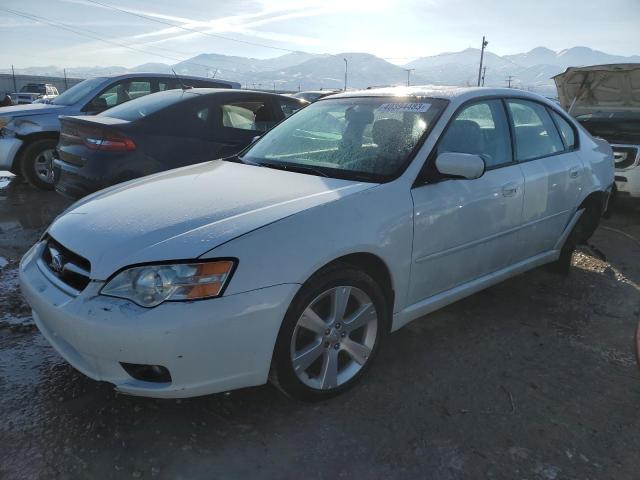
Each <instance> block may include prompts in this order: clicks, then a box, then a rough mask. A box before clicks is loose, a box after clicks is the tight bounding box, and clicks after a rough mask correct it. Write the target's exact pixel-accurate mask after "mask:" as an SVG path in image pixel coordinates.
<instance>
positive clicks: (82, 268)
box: [42, 237, 91, 292]
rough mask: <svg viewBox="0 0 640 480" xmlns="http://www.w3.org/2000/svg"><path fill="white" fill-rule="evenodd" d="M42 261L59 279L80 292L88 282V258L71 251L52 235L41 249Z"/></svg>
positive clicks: (89, 269) (89, 265) (89, 270)
mask: <svg viewBox="0 0 640 480" xmlns="http://www.w3.org/2000/svg"><path fill="white" fill-rule="evenodd" d="M42 261H43V262H44V263H45V265H46V266H47V268H48V269H49V271H50V272H51V273H52V274H53V275H54V276H55V277H57V278H58V279H60V281H62V282H63V283H65V284H66V285H69V286H70V287H71V288H73V289H75V290H78V291H79V292H81V291H82V290H84V289H85V288H86V286H87V285H88V284H89V281H90V276H89V274H90V273H91V264H90V263H89V260H87V259H86V258H83V257H81V256H80V255H78V254H76V253H73V252H72V251H71V250H69V249H68V248H65V247H64V246H62V245H61V244H60V243H58V242H57V241H56V240H54V239H53V238H52V237H48V238H47V243H46V245H45V248H44V250H43V251H42Z"/></svg>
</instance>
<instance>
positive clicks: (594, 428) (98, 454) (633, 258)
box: [0, 178, 640, 480]
mask: <svg viewBox="0 0 640 480" xmlns="http://www.w3.org/2000/svg"><path fill="white" fill-rule="evenodd" d="M68 204H69V202H67V201H66V200H64V199H62V198H61V197H59V196H58V195H56V194H55V193H52V192H44V193H43V192H36V191H34V190H32V189H30V188H29V187H27V186H26V185H24V184H22V183H20V182H18V181H16V180H12V181H10V180H9V179H8V178H0V390H1V391H2V394H1V395H0V418H2V422H1V423H0V439H1V440H0V442H1V445H2V448H1V449H0V478H5V477H6V478H23V477H24V478H97V477H99V478H104V477H106V478H110V477H113V478H128V477H131V478H152V477H153V478H194V477H196V478H217V477H220V478H245V477H247V478H250V477H255V476H256V475H261V476H264V477H270V478H303V477H307V478H331V479H335V478H407V479H414V478H428V479H454V478H455V479H457V478H469V479H478V478H497V479H502V478H508V479H511V478H513V479H515V478H518V479H581V480H582V479H608V478H611V479H627V478H637V476H638V449H639V448H640V415H638V411H639V406H640V374H639V373H638V368H637V366H636V363H635V358H634V356H633V351H632V336H633V332H634V328H635V326H636V324H637V323H638V322H639V321H640V206H639V205H638V204H636V205H633V204H625V205H620V206H618V207H616V209H615V210H614V213H613V216H612V217H611V218H610V219H607V220H604V221H603V223H602V225H601V227H600V228H599V229H598V230H597V232H596V233H595V235H594V237H593V238H592V239H591V242H590V244H591V246H590V247H589V248H583V249H581V250H580V251H579V252H578V253H577V254H576V255H575V256H574V266H573V268H572V269H571V273H570V275H569V277H562V276H558V275H554V274H552V273H549V272H548V271H547V269H545V268H540V269H537V270H534V271H532V272H529V273H526V274H524V275H521V276H519V277H516V278H514V279H511V280H508V281H506V282H504V283H502V284H500V285H497V286H495V287H493V288H490V289H488V290H485V291H484V292H481V293H478V294H476V295H473V296H472V297H469V298H467V299H465V300H463V301H460V302H458V303H456V304H454V305H451V306H449V307H447V308H445V309H442V310H440V311H438V312H436V313H434V314H432V315H430V316H429V317H428V318H425V319H424V320H419V321H416V322H413V323H411V324H410V325H408V326H407V327H406V328H404V329H402V330H400V331H398V332H397V333H394V334H393V335H391V336H390V337H389V339H388V341H387V342H386V344H385V345H384V346H383V348H382V350H381V352H380V355H379V357H378V358H377V359H376V362H375V365H374V367H373V368H372V369H371V370H370V372H369V373H368V375H367V376H366V378H365V379H363V380H364V381H363V382H361V383H359V384H358V385H357V386H356V387H355V388H354V389H353V390H351V391H350V392H348V393H346V394H345V395H342V396H340V397H337V398H334V399H332V400H330V401H328V402H324V403H319V404H313V405H308V404H302V403H298V402H294V401H291V400H288V399H287V398H285V397H283V396H282V395H281V394H279V393H278V392H277V391H276V390H275V389H274V388H272V387H270V386H264V387H259V388H251V389H245V390H241V391H236V392H233V393H230V394H221V395H212V396H207V397H201V398H195V399H187V400H182V401H179V400H178V401H176V400H152V399H145V398H133V397H126V396H122V395H118V394H116V393H114V392H113V390H112V389H111V387H110V386H109V385H106V384H100V383H97V382H94V381H92V380H89V379H87V378H86V377H84V376H82V375H81V374H80V373H78V372H76V371H75V370H73V369H72V368H71V367H70V366H69V365H67V364H66V363H65V362H64V361H63V360H62V359H61V358H60V357H59V356H58V355H57V354H56V353H55V351H54V350H53V349H52V348H51V347H50V346H49V345H48V344H47V343H46V341H45V340H44V339H43V337H42V336H41V335H40V334H39V333H38V331H37V329H36V328H35V326H34V325H33V322H32V319H31V317H30V313H29V310H28V308H27V306H26V304H25V303H24V302H23V300H22V299H21V296H20V293H19V289H18V285H17V263H18V261H19V259H20V257H21V255H22V254H23V253H24V252H25V251H26V250H27V248H29V247H30V246H31V245H32V244H33V242H34V241H35V240H36V239H37V238H38V236H39V235H40V234H41V233H42V232H43V230H44V229H45V228H46V226H47V225H48V224H49V223H50V222H51V220H52V219H53V218H54V217H55V216H56V215H57V214H59V213H60V212H61V211H62V210H63V209H64V208H66V206H67V205H68Z"/></svg>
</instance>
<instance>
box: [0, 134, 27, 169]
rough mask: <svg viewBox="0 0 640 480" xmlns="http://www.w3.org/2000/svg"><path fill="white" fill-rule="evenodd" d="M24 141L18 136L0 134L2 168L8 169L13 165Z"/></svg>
mask: <svg viewBox="0 0 640 480" xmlns="http://www.w3.org/2000/svg"><path fill="white" fill-rule="evenodd" d="M22 144H23V141H22V140H20V139H19V138H17V137H2V136H0V169H1V170H8V169H10V168H12V167H13V162H14V160H15V158H16V155H17V154H18V151H19V150H20V147H21V146H22Z"/></svg>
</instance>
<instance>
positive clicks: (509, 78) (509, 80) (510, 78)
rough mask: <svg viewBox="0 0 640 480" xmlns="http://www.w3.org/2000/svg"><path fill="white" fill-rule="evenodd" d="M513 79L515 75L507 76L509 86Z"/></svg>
mask: <svg viewBox="0 0 640 480" xmlns="http://www.w3.org/2000/svg"><path fill="white" fill-rule="evenodd" d="M511 80H513V75H509V76H508V77H507V88H511Z"/></svg>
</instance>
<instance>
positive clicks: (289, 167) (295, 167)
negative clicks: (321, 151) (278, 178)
mask: <svg viewBox="0 0 640 480" xmlns="http://www.w3.org/2000/svg"><path fill="white" fill-rule="evenodd" d="M255 165H259V166H261V167H267V168H275V169H276V170H285V171H288V172H298V173H310V174H312V175H319V176H321V177H329V175H328V174H327V173H326V172H323V171H322V170H320V169H318V168H314V167H310V166H307V165H299V164H292V163H287V164H285V163H270V162H258V163H256V164H255Z"/></svg>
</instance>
